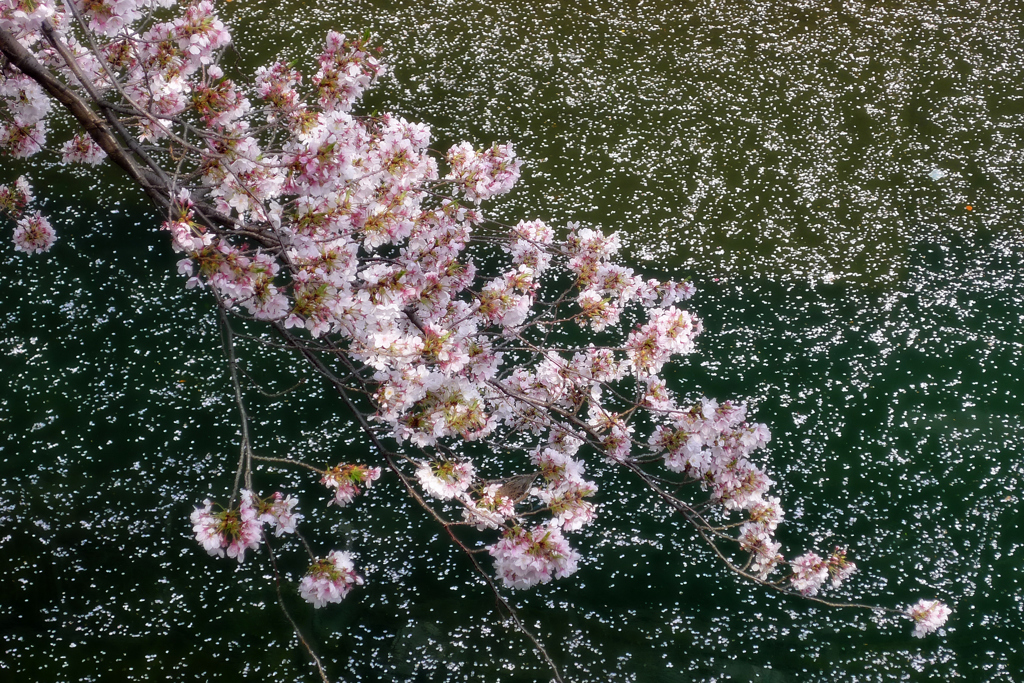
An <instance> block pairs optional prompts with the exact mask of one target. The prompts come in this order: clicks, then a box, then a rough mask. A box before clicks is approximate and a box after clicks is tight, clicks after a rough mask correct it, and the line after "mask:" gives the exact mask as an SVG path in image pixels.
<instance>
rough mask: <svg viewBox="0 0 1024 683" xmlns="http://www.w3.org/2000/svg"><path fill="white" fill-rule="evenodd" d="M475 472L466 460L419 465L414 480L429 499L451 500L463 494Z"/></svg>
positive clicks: (470, 483)
mask: <svg viewBox="0 0 1024 683" xmlns="http://www.w3.org/2000/svg"><path fill="white" fill-rule="evenodd" d="M475 476H476V470H475V469H474V468H473V463H471V462H470V461H468V460H463V461H458V462H453V461H444V462H440V463H426V462H423V463H420V464H419V466H418V467H417V468H416V478H417V479H419V481H420V486H422V487H423V491H424V492H425V493H426V494H427V495H428V496H430V497H431V498H437V499H439V500H451V499H452V498H455V497H457V496H459V495H461V494H463V493H465V492H466V491H467V490H468V489H469V487H470V486H471V485H472V483H473V478H474V477H475Z"/></svg>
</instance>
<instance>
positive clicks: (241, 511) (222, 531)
mask: <svg viewBox="0 0 1024 683" xmlns="http://www.w3.org/2000/svg"><path fill="white" fill-rule="evenodd" d="M295 505H296V500H295V499H294V498H292V497H291V496H287V497H285V496H283V495H282V494H281V493H274V495H272V496H271V497H270V498H269V499H267V500H261V499H260V498H258V497H257V496H256V494H254V493H253V492H252V491H249V490H248V489H242V491H241V493H240V495H239V503H238V506H237V507H233V508H230V509H221V510H217V511H214V509H213V503H212V502H211V501H210V500H206V501H204V502H203V507H197V508H196V509H195V510H193V511H192V516H191V520H192V532H193V533H194V534H195V537H196V540H197V541H199V544H200V545H202V546H203V548H205V549H206V551H207V552H208V553H210V554H211V555H214V556H217V557H224V556H225V555H227V556H228V557H234V558H237V559H238V561H239V562H242V561H243V560H245V551H247V550H251V549H256V548H258V547H259V546H260V543H261V542H262V540H263V525H264V524H269V525H270V526H272V527H274V528H275V535H277V536H280V535H281V534H285V533H294V532H295V526H296V524H297V523H298V522H299V520H301V519H302V515H300V514H298V513H297V512H295Z"/></svg>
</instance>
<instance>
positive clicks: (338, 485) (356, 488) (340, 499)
mask: <svg viewBox="0 0 1024 683" xmlns="http://www.w3.org/2000/svg"><path fill="white" fill-rule="evenodd" d="M379 478H380V468H379V467H367V466H365V465H338V466H336V467H332V468H330V469H329V470H327V471H326V472H324V475H323V476H322V477H321V478H320V483H321V484H323V485H324V486H326V487H327V488H329V489H334V498H333V499H331V500H330V501H329V502H328V503H327V504H328V505H332V504H333V505H337V506H338V507H345V506H346V505H348V504H349V503H351V502H352V501H353V500H355V497H356V496H358V495H359V494H360V493H362V490H363V488H370V486H371V485H372V484H373V482H375V481H377V479H379Z"/></svg>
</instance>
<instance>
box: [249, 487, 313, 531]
mask: <svg viewBox="0 0 1024 683" xmlns="http://www.w3.org/2000/svg"><path fill="white" fill-rule="evenodd" d="M298 502H299V501H297V500H296V499H295V498H293V497H292V496H284V495H282V494H281V493H280V492H276V493H274V495H272V496H271V497H270V498H269V499H267V500H261V501H259V505H258V509H259V513H260V516H259V519H260V522H262V523H264V524H269V525H271V526H273V527H275V530H274V535H275V536H281V535H282V534H293V533H295V527H296V525H297V524H298V523H299V521H301V520H302V515H301V514H299V513H298V512H296V511H295V506H296V505H297V504H298Z"/></svg>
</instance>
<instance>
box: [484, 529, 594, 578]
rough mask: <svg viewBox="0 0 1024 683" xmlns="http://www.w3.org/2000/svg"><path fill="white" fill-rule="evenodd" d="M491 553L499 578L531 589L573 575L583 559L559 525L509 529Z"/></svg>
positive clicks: (492, 547) (490, 550) (492, 548)
mask: <svg viewBox="0 0 1024 683" xmlns="http://www.w3.org/2000/svg"><path fill="white" fill-rule="evenodd" d="M488 552H489V553H490V554H491V557H493V558H494V568H495V572H496V573H497V575H498V578H500V579H501V580H502V582H504V584H505V585H506V586H508V587H509V588H531V587H532V586H535V585H537V584H538V583H547V582H549V581H551V579H561V578H564V577H566V576H570V575H572V574H575V573H576V570H577V569H578V567H579V560H580V555H579V553H577V552H576V551H575V550H573V549H572V548H571V547H570V546H569V543H568V542H567V541H566V540H565V538H564V537H563V536H562V532H561V531H560V530H559V528H558V527H557V526H544V525H542V526H538V527H535V528H533V529H530V530H525V529H522V528H520V527H515V528H512V529H509V530H508V531H506V532H505V533H504V535H503V536H502V537H501V540H499V541H498V542H497V543H496V544H495V545H493V546H491V548H490V549H489V550H488Z"/></svg>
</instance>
